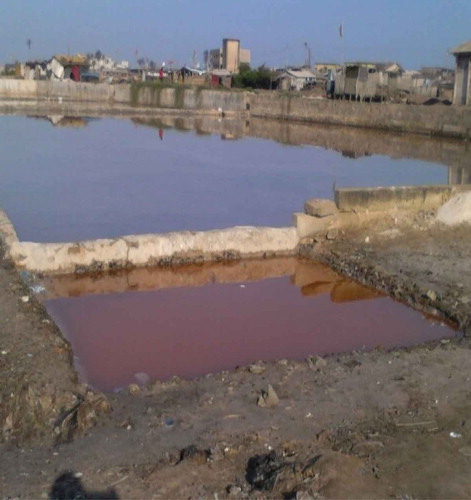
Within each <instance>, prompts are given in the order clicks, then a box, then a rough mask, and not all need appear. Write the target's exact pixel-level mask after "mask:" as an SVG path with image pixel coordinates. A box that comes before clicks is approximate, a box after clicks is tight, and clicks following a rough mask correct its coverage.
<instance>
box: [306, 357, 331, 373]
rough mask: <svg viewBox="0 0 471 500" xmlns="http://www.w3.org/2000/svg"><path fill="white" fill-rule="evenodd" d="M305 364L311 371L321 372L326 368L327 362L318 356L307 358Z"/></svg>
mask: <svg viewBox="0 0 471 500" xmlns="http://www.w3.org/2000/svg"><path fill="white" fill-rule="evenodd" d="M307 363H308V365H309V368H311V370H318V371H321V370H322V369H323V368H325V367H326V366H327V361H326V360H325V359H324V358H321V357H320V356H310V357H309V358H307Z"/></svg>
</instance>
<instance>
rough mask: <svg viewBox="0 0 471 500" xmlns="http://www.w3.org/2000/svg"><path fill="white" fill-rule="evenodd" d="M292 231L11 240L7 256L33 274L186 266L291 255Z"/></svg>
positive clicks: (294, 237) (293, 251)
mask: <svg viewBox="0 0 471 500" xmlns="http://www.w3.org/2000/svg"><path fill="white" fill-rule="evenodd" d="M297 245H298V236H297V232H296V229H295V228H268V227H261V228H257V227H251V226H243V227H234V228H229V229H222V230H215V231H204V232H191V231H182V232H176V233H167V234H146V235H135V236H123V237H121V238H116V239H113V240H111V239H99V240H93V241H82V242H77V243H32V242H19V241H13V240H12V241H11V245H9V248H8V249H7V251H8V255H9V256H10V257H11V258H12V260H13V262H14V263H15V265H16V266H17V267H18V268H24V269H28V270H30V271H33V272H47V273H71V272H72V273H80V272H92V271H102V270H112V269H120V268H126V267H139V266H152V265H168V264H182V263H185V262H202V261H220V260H234V259H239V258H248V257H250V258H252V257H254V258H255V257H267V256H270V257H271V256H275V255H277V256H288V255H295V254H296V251H297Z"/></svg>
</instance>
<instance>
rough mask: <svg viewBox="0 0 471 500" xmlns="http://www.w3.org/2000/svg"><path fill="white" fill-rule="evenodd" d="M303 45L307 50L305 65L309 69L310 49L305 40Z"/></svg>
mask: <svg viewBox="0 0 471 500" xmlns="http://www.w3.org/2000/svg"><path fill="white" fill-rule="evenodd" d="M304 46H305V47H306V50H307V67H308V68H309V70H310V69H311V49H310V47H309V45H308V44H307V42H304Z"/></svg>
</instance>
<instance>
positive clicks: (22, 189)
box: [0, 116, 447, 242]
mask: <svg viewBox="0 0 471 500" xmlns="http://www.w3.org/2000/svg"><path fill="white" fill-rule="evenodd" d="M82 124H86V126H83V127H80V128H71V127H63V128H59V127H53V125H52V123H51V122H50V121H48V120H46V119H37V118H27V117H24V116H0V151H1V152H2V161H1V162H0V176H1V179H2V182H1V183H0V206H1V207H2V208H3V209H4V210H5V211H6V212H7V214H8V215H9V217H10V218H11V220H12V222H13V224H14V226H15V228H16V230H17V232H18V236H19V238H20V239H21V240H29V241H37V242H57V241H76V240H82V239H94V238H111V237H116V236H120V235H124V234H141V233H149V232H151V233H155V232H168V231H179V230H186V229H189V230H208V229H217V228H225V227H231V226H236V225H256V226H275V227H276V226H288V225H291V215H292V213H293V212H297V211H302V209H303V203H304V201H305V200H307V199H309V198H312V197H321V198H331V197H332V194H333V187H334V185H335V186H337V187H345V186H378V185H411V184H444V183H447V169H446V167H444V166H442V165H437V164H432V163H428V162H425V161H421V160H417V159H414V160H412V159H391V158H389V157H387V156H381V155H375V156H365V157H362V158H357V159H352V158H348V157H346V156H343V155H342V154H341V153H339V152H336V151H331V150H327V149H323V148H320V147H313V146H290V145H286V144H282V143H279V142H275V141H272V140H266V139H258V138H253V137H244V138H242V139H240V140H236V141H230V140H221V136H220V135H216V134H197V133H195V132H184V131H181V130H177V129H172V128H165V130H164V129H163V128H160V129H156V128H152V127H148V126H143V125H139V123H138V122H137V121H131V120H125V119H111V118H104V119H93V120H85V121H83V123H82ZM262 130H263V127H262Z"/></svg>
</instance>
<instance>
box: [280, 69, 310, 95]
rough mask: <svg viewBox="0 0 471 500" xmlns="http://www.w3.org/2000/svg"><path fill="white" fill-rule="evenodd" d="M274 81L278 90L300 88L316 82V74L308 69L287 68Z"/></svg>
mask: <svg viewBox="0 0 471 500" xmlns="http://www.w3.org/2000/svg"><path fill="white" fill-rule="evenodd" d="M276 81H277V84H278V89H279V90H302V89H304V88H306V87H312V86H313V85H315V84H316V75H315V74H314V73H312V72H311V71H310V70H308V69H287V70H286V71H283V73H281V74H280V75H278V76H277V78H276Z"/></svg>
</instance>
